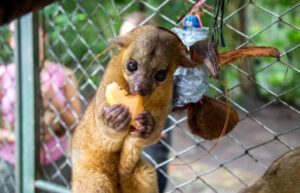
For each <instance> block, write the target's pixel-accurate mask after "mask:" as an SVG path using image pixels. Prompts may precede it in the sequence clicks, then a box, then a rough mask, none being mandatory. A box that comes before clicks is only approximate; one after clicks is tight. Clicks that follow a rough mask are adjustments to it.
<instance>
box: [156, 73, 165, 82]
mask: <svg viewBox="0 0 300 193" xmlns="http://www.w3.org/2000/svg"><path fill="white" fill-rule="evenodd" d="M166 78H167V70H160V71H158V72H156V74H155V80H157V81H158V82H162V81H164V80H166Z"/></svg>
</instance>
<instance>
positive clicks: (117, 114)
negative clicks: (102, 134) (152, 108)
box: [103, 104, 131, 131]
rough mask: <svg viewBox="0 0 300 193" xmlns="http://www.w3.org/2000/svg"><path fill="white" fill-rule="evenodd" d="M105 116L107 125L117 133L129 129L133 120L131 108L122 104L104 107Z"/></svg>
mask: <svg viewBox="0 0 300 193" xmlns="http://www.w3.org/2000/svg"><path fill="white" fill-rule="evenodd" d="M103 115H104V122H105V124H106V125H107V126H108V127H110V128H112V129H114V130H116V131H122V130H124V129H126V128H128V126H129V123H130V120H131V113H130V112H129V108H128V107H125V106H124V105H121V104H115V105H106V106H104V107H103Z"/></svg>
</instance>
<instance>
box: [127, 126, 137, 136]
mask: <svg viewBox="0 0 300 193" xmlns="http://www.w3.org/2000/svg"><path fill="white" fill-rule="evenodd" d="M138 131H139V130H138V129H137V128H135V127H134V126H132V125H131V126H130V128H129V133H130V134H133V135H136V134H137V133H138Z"/></svg>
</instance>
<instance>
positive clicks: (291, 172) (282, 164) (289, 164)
mask: <svg viewBox="0 0 300 193" xmlns="http://www.w3.org/2000/svg"><path fill="white" fill-rule="evenodd" d="M240 193H300V148H299V147H298V148H297V149H295V150H293V151H289V152H287V153H285V154H284V155H282V156H281V157H280V158H278V159H277V160H276V161H274V162H273V163H272V164H271V166H270V167H269V169H268V170H267V171H266V173H265V174H264V175H263V176H262V177H261V178H260V179H259V180H258V181H257V182H256V183H255V184H254V185H252V186H250V187H249V188H245V189H243V190H242V191H241V192H240Z"/></svg>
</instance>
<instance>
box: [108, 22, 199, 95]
mask: <svg viewBox="0 0 300 193" xmlns="http://www.w3.org/2000/svg"><path fill="white" fill-rule="evenodd" d="M112 43H114V44H117V45H119V46H120V47H121V52H120V53H122V57H123V58H122V62H121V63H122V64H121V65H122V68H123V73H124V77H125V79H126V80H127V82H128V84H129V88H130V92H131V94H139V95H142V96H146V95H149V94H151V93H152V92H153V91H154V90H155V89H156V88H157V87H159V86H160V85H163V84H169V83H170V81H173V74H174V72H175V70H176V68H177V67H178V66H193V65H195V64H194V62H193V61H191V60H190V59H189V58H188V57H187V50H186V48H185V46H184V45H183V43H182V42H181V40H180V39H179V38H178V37H177V35H176V34H174V33H173V32H171V31H169V30H167V29H164V28H160V27H157V26H152V25H146V26H142V27H139V28H136V29H134V30H133V31H131V32H129V33H128V34H126V35H123V36H120V37H117V38H116V39H113V40H112Z"/></svg>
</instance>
